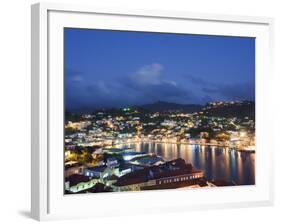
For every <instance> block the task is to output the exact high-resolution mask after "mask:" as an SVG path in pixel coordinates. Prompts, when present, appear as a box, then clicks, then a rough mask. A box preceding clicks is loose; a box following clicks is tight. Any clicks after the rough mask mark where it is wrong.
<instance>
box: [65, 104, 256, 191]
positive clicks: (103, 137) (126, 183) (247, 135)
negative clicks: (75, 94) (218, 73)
mask: <svg viewBox="0 0 281 224" xmlns="http://www.w3.org/2000/svg"><path fill="white" fill-rule="evenodd" d="M254 106H255V105H254V102H251V101H230V102H210V103H207V104H206V105H204V106H202V107H193V108H191V107H190V108H186V107H180V106H178V105H176V106H175V105H172V106H171V105H169V104H167V103H165V102H157V103H156V104H154V105H149V106H146V107H145V106H143V107H142V106H130V107H123V108H113V109H100V110H96V111H94V112H91V113H83V114H78V113H66V114H65V127H64V132H65V143H64V146H65V174H64V175H65V186H64V189H65V193H66V194H75V193H96V192H119V191H139V190H154V189H174V188H202V187H217V186H232V185H235V183H233V182H231V181H227V180H215V179H214V180H209V179H207V178H206V176H205V173H204V171H203V170H200V169H198V167H195V166H194V164H191V163H190V161H186V160H185V159H183V158H181V157H179V158H174V159H169V160H168V159H167V158H165V157H164V156H162V155H160V154H158V153H155V152H153V153H152V152H148V151H145V150H143V151H142V150H136V148H135V147H134V146H135V145H136V144H139V143H148V144H175V145H187V146H200V147H214V148H218V149H221V148H224V149H228V150H233V151H234V152H243V153H255V114H254V113H253V112H254V111H255V110H254Z"/></svg>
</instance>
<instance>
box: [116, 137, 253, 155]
mask: <svg viewBox="0 0 281 224" xmlns="http://www.w3.org/2000/svg"><path fill="white" fill-rule="evenodd" d="M138 143H154V144H176V145H181V144H182V145H199V146H214V147H222V148H229V149H231V150H235V151H238V152H249V153H255V150H253V149H238V148H236V147H231V146H229V145H222V144H214V143H189V142H162V141H154V140H137V141H131V142H122V143H118V144H113V146H116V145H120V144H122V145H125V144H138Z"/></svg>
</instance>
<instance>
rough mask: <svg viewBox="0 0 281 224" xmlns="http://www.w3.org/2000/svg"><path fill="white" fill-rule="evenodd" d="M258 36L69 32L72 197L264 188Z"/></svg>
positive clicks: (67, 186)
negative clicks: (259, 161) (259, 164)
mask: <svg viewBox="0 0 281 224" xmlns="http://www.w3.org/2000/svg"><path fill="white" fill-rule="evenodd" d="M255 99H256V96H255V38H253V37H236V36H219V35H193V34H183V33H181V34H180V33H163V32H159V33H156V32H142V31H124V30H123V31H122V30H118V31H117V30H100V29H80V28H70V27H66V28H64V105H63V107H64V114H63V115H64V124H63V125H64V126H63V127H62V128H63V130H64V183H63V189H64V192H65V194H67V195H71V194H83V193H84V194H85V193H102V192H127V191H130V192H131V191H134V192H135V191H145V190H167V189H186V190H195V191H200V189H201V190H202V189H206V188H207V189H209V190H214V189H217V188H220V187H228V188H233V187H235V186H242V185H243V186H253V185H255V184H256V178H255V177H256V175H255V172H256V170H255V160H256V148H255V145H256V143H255V141H256V139H255V138H256V132H255V125H256V124H255V112H256V111H255Z"/></svg>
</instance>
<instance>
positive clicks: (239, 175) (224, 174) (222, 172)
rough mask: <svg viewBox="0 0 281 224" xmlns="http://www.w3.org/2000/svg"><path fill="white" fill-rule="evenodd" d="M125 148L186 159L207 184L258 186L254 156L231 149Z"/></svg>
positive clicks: (143, 145) (153, 145) (144, 145)
mask: <svg viewBox="0 0 281 224" xmlns="http://www.w3.org/2000/svg"><path fill="white" fill-rule="evenodd" d="M124 147H131V148H133V149H135V150H136V151H137V152H146V153H155V154H157V155H159V156H161V157H163V158H164V159H165V160H172V159H176V158H183V159H184V160H185V161H186V162H189V163H192V164H193V165H194V166H195V167H196V168H197V169H200V170H203V171H204V173H205V177H206V179H207V180H213V179H220V180H225V181H233V182H234V183H236V184H238V185H251V184H255V153H248V152H238V151H236V150H231V149H229V148H228V147H227V148H218V147H215V146H200V145H186V144H182V145H181V144H167V143H165V144H161V143H134V144H128V145H124Z"/></svg>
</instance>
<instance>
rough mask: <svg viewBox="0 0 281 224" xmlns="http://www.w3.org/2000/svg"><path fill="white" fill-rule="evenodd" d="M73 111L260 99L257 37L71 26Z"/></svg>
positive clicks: (68, 57)
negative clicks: (257, 88)
mask: <svg viewBox="0 0 281 224" xmlns="http://www.w3.org/2000/svg"><path fill="white" fill-rule="evenodd" d="M64 38H65V49H64V50H65V51H64V52H65V106H66V109H67V110H70V111H90V110H93V109H99V108H112V107H123V106H131V105H142V104H147V103H153V102H156V101H167V102H174V103H181V104H205V103H207V102H209V101H217V100H222V101H230V100H254V99H255V39H254V38H244V37H243V38H241V37H224V36H205V35H186V34H184V35H183V34H163V33H146V32H124V31H106V30H87V29H72V28H66V29H65V31H64Z"/></svg>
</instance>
